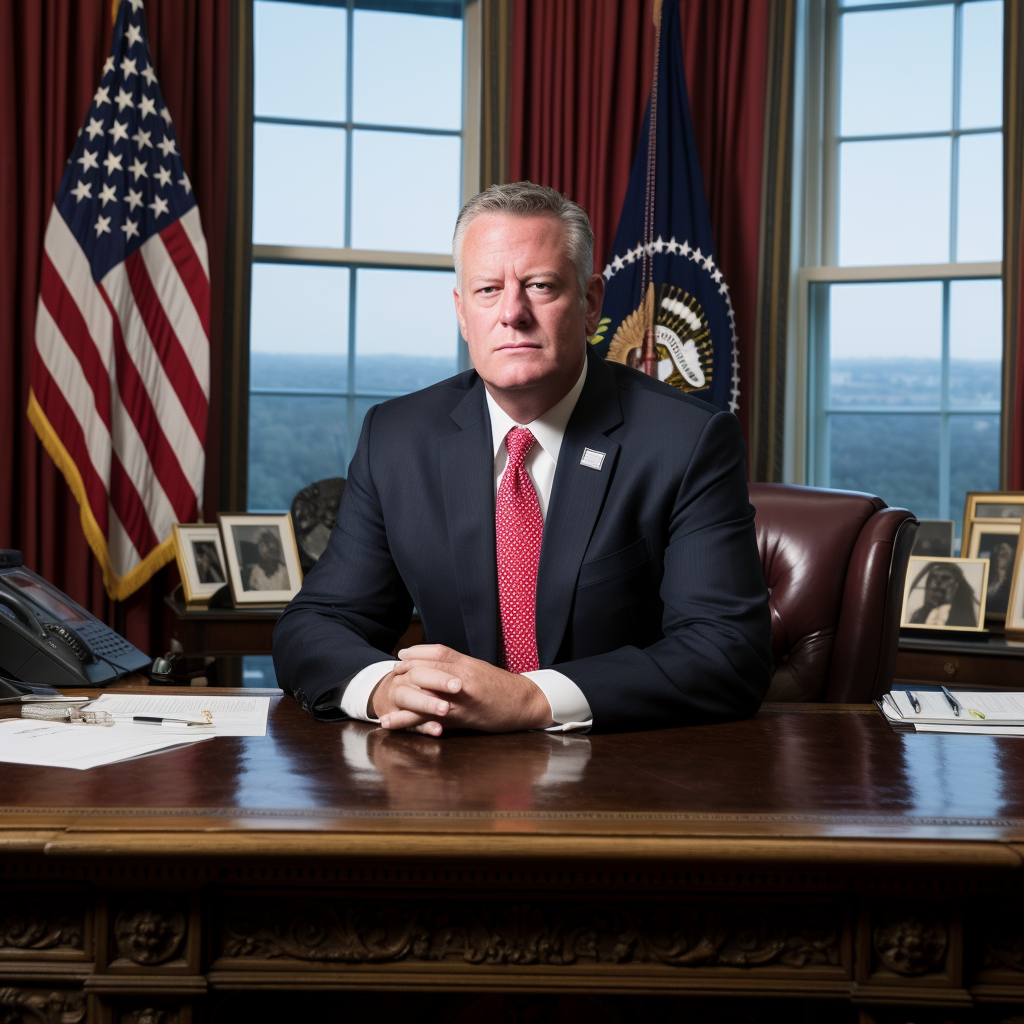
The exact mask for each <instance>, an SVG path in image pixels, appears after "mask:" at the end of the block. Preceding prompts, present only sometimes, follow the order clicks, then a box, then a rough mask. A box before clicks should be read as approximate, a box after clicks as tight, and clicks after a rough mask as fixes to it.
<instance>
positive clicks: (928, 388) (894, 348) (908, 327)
mask: <svg viewBox="0 0 1024 1024" xmlns="http://www.w3.org/2000/svg"><path fill="white" fill-rule="evenodd" d="M829 354H830V367H829V369H830V403H831V407H832V408H836V407H841V406H844V405H881V406H921V405H934V406H937V405H938V404H939V387H940V371H941V368H942V284H941V283H940V282H938V281H913V282H908V283H906V284H904V283H899V284H839V285H832V286H831V288H830V289H829Z"/></svg>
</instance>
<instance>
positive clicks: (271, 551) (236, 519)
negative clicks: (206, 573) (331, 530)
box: [217, 512, 302, 607]
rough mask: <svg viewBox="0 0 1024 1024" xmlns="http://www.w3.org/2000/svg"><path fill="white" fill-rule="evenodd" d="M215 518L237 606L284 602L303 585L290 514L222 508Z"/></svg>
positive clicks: (233, 598) (233, 597)
mask: <svg viewBox="0 0 1024 1024" xmlns="http://www.w3.org/2000/svg"><path fill="white" fill-rule="evenodd" d="M217 521H218V522H219V523H220V532H221V537H222V538H223V541H224V554H225V556H226V559H227V569H228V580H229V582H230V583H231V597H232V600H233V601H234V603H235V605H236V607H246V606H250V605H277V604H287V603H288V602H289V601H290V600H291V599H292V598H293V597H294V596H295V595H296V594H297V593H298V592H299V588H300V587H301V586H302V568H301V566H300V565H299V547H298V545H297V544H296V543H295V530H294V528H293V527H292V517H291V516H290V515H289V514H288V513H287V512H282V513H280V514H275V515H243V514H241V513H239V514H237V515H235V514H233V513H225V512H221V513H220V514H219V515H218V516H217Z"/></svg>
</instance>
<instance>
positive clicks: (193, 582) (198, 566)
mask: <svg viewBox="0 0 1024 1024" xmlns="http://www.w3.org/2000/svg"><path fill="white" fill-rule="evenodd" d="M172 532H173V535H174V557H175V559H176V560H177V563H178V573H179V575H180V576H181V590H182V593H183V594H184V596H185V604H206V603H207V602H208V601H209V600H210V598H211V597H213V595H214V594H216V593H217V591H218V590H220V588H221V587H223V586H224V584H225V583H227V581H228V576H227V562H226V561H225V559H224V545H223V544H222V542H221V534H220V527H219V526H218V525H217V524H216V523H175V524H174V526H173V527H172Z"/></svg>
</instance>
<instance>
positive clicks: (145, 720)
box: [132, 715, 213, 726]
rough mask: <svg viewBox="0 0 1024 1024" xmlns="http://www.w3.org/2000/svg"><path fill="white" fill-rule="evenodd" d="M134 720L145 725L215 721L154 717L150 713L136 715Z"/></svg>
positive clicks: (206, 723)
mask: <svg viewBox="0 0 1024 1024" xmlns="http://www.w3.org/2000/svg"><path fill="white" fill-rule="evenodd" d="M132 721H133V722H141V723H142V724H143V725H210V726H212V725H213V722H195V721H191V720H189V719H187V718H154V717H151V716H149V715H135V716H133V718H132Z"/></svg>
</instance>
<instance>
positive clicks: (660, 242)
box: [654, 235, 666, 253]
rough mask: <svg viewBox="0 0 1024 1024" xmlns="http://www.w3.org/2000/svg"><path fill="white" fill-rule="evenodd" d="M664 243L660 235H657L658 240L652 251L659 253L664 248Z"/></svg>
mask: <svg viewBox="0 0 1024 1024" xmlns="http://www.w3.org/2000/svg"><path fill="white" fill-rule="evenodd" d="M665 245H666V243H665V242H664V241H663V240H662V237H661V235H658V240H657V241H656V242H655V243H654V251H655V252H656V253H661V252H662V251H663V250H664V248H665Z"/></svg>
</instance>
